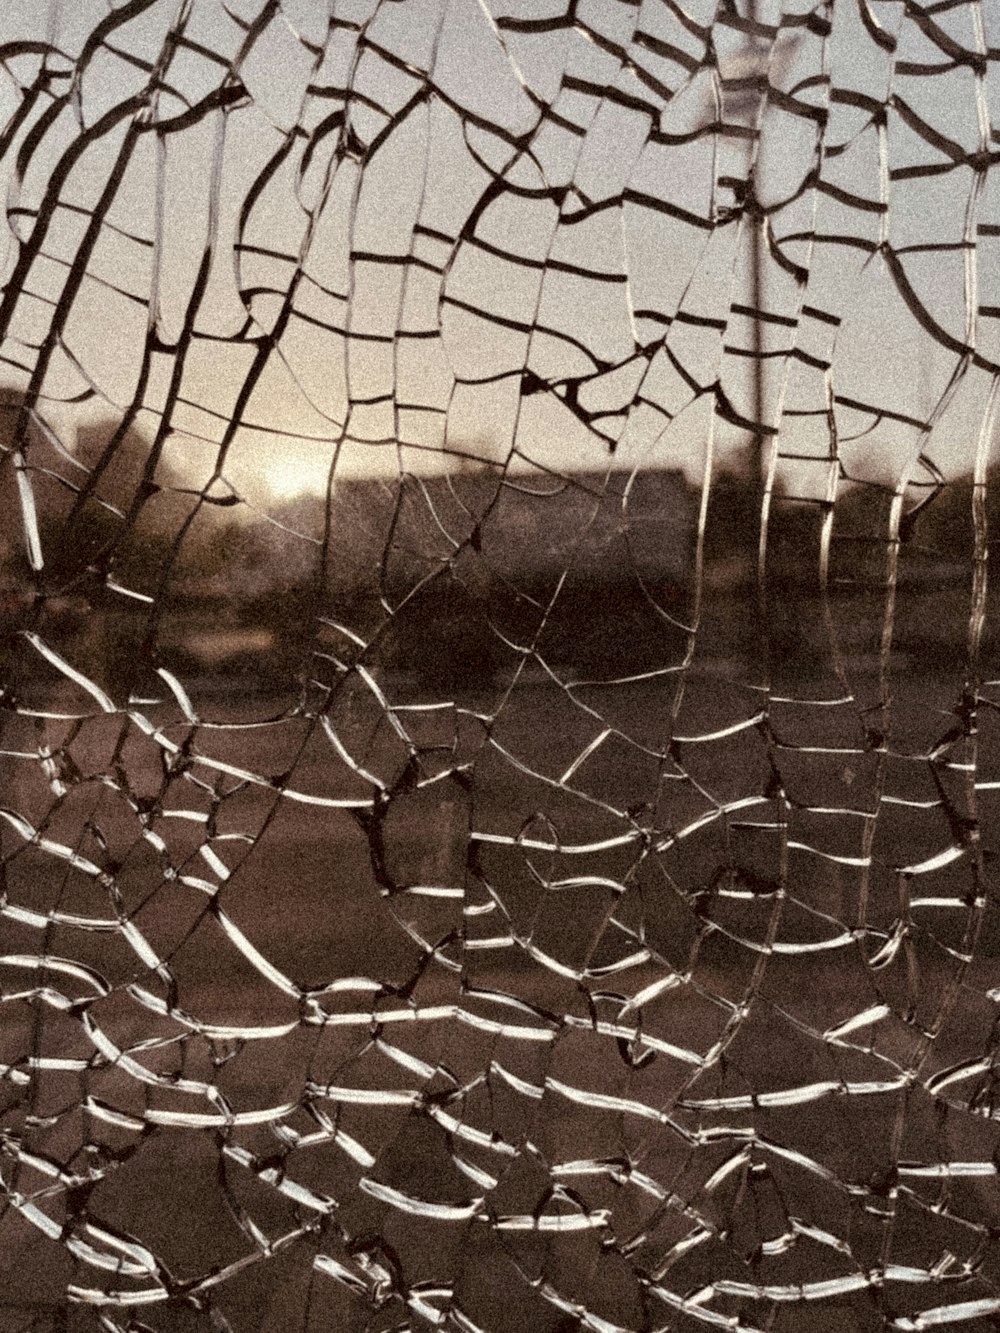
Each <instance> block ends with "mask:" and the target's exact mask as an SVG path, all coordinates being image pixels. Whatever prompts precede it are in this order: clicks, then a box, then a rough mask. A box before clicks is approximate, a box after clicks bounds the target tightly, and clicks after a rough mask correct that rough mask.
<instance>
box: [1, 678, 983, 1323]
mask: <svg viewBox="0 0 1000 1333" xmlns="http://www.w3.org/2000/svg"><path fill="white" fill-rule="evenodd" d="M732 676H735V673H732ZM807 684H808V685H809V686H810V688H813V689H814V691H815V692H814V693H813V695H812V697H811V702H807V703H803V702H802V697H805V696H806V695H808V694H809V693H810V689H807V688H806V686H807ZM164 685H165V688H164V689H163V691H162V693H161V695H160V697H159V700H158V701H154V700H153V699H152V698H150V699H149V700H146V701H145V702H143V701H141V700H134V701H133V703H132V705H131V707H130V708H129V710H128V711H127V712H122V711H116V712H110V711H102V709H100V708H95V707H94V699H93V698H90V699H89V701H88V699H87V697H86V694H85V692H78V693H77V694H73V693H71V692H65V691H64V692H63V693H62V694H61V695H59V696H58V697H55V696H53V698H52V699H50V701H49V704H48V707H41V706H37V707H35V708H34V709H32V710H26V711H25V712H24V713H23V714H22V715H21V716H20V717H19V718H18V719H16V725H18V726H20V727H21V728H22V731H21V733H20V735H19V736H16V735H15V734H14V729H13V727H12V728H10V729H8V732H7V736H8V739H7V744H6V753H5V755H4V757H3V761H2V762H3V765H4V785H5V789H6V790H7V792H8V793H9V794H8V797H7V799H6V800H5V802H4V806H5V810H4V812H3V821H2V822H3V828H2V850H3V856H4V864H5V870H6V878H5V885H4V898H3V907H2V914H3V915H2V920H3V940H4V944H3V957H2V959H0V966H2V971H3V999H4V1009H3V1015H2V1020H0V1043H2V1053H0V1063H2V1065H3V1070H4V1081H3V1089H4V1091H3V1097H4V1103H5V1115H4V1129H3V1138H2V1144H0V1149H2V1161H0V1174H2V1177H3V1182H4V1191H5V1196H6V1206H5V1210H4V1213H3V1218H2V1222H0V1232H2V1235H0V1268H2V1271H3V1278H4V1286H3V1294H2V1296H0V1329H2V1330H3V1331H4V1333H7V1330H10V1331H11V1333H14V1330H22V1329H23V1330H27V1329H37V1330H43V1329H44V1330H53V1331H54V1330H57V1329H73V1330H77V1329H79V1330H91V1329H103V1330H109V1331H114V1330H126V1329H128V1330H135V1331H136V1333H138V1330H141V1329H155V1330H162V1331H163V1333H174V1331H175V1330H177V1331H178V1333H180V1331H181V1330H185V1331H186V1330H192V1333H193V1331H194V1330H199V1331H200V1330H203V1329H204V1330H209V1329H213V1330H215V1329H223V1330H226V1329H231V1330H232V1331H233V1333H249V1331H250V1330H255V1331H259V1333H264V1331H265V1330H268V1331H270V1333H278V1331H279V1330H281V1331H282V1333H283V1331H284V1330H302V1333H306V1330H308V1331H309V1333H313V1330H320V1329H331V1328H337V1329H345V1330H359V1331H360V1330H362V1329H373V1330H375V1329H378V1330H389V1329H402V1328H413V1329H420V1328H435V1327H437V1328H446V1329H461V1330H475V1329H484V1330H487V1329H488V1330H490V1333H494V1331H495V1330H508V1329H509V1330H511V1331H512V1333H513V1331H514V1330H521V1329H524V1328H527V1327H529V1326H530V1327H532V1328H538V1329H539V1330H551V1331H552V1333H556V1330H560V1331H561V1330H568V1329H570V1328H585V1329H593V1330H597V1331H598V1333H606V1331H607V1330H613V1329H630V1330H636V1331H638V1330H646V1329H671V1330H675V1329H676V1330H688V1329H704V1328H706V1327H709V1328H712V1327H716V1328H718V1327H722V1328H731V1329H747V1330H750V1329H767V1330H789V1331H791V1330H795V1331H796V1333H798V1330H823V1331H824V1333H825V1331H826V1330H829V1331H830V1333H835V1331H837V1333H839V1331H840V1330H845V1331H847V1330H851V1331H853V1330H866V1331H867V1330H876V1329H883V1328H891V1329H898V1330H909V1329H922V1328H930V1327H938V1326H941V1325H945V1326H948V1327H957V1328H964V1327H966V1326H969V1327H989V1326H991V1322H992V1321H993V1320H994V1319H995V1318H996V1317H997V1315H998V1312H1000V1288H998V1285H997V1273H996V1269H997V1264H998V1259H1000V1254H998V1249H997V1241H996V1236H997V1234H998V1231H997V1228H998V1226H1000V1216H998V1213H1000V1195H998V1193H997V1188H996V1186H997V1181H996V1173H997V1166H996V1163H997V1161H998V1160H1000V1159H998V1156H997V1152H998V1147H1000V1145H998V1131H997V1128H996V1119H995V1115H996V1112H995V1100H994V1063H993V1062H994V1049H995V1023H996V1013H997V1009H996V1006H997V1000H998V998H1000V944H998V941H1000V932H998V930H997V923H996V919H995V910H996V909H995V889H994V887H993V875H994V873H995V872H994V839H995V834H994V832H993V829H994V827H995V821H994V820H993V819H992V802H993V801H994V800H995V799H996V791H995V787H996V780H997V779H998V778H1000V772H998V769H1000V762H998V761H1000V748H998V746H997V738H996V736H995V733H994V732H993V731H991V729H990V720H991V718H992V716H993V711H994V710H993V708H992V705H991V704H990V703H989V695H988V688H987V687H984V691H983V701H982V704H981V707H980V710H979V713H980V718H981V719H982V721H981V724H980V726H979V728H978V729H977V731H976V733H975V734H974V735H973V734H972V732H971V729H970V728H969V727H968V726H963V725H962V718H961V714H960V712H957V711H956V698H955V695H956V689H955V686H954V683H953V682H952V681H949V680H948V679H944V678H935V677H931V676H928V675H923V676H920V677H916V676H915V675H914V674H913V673H912V672H911V673H908V674H907V673H905V672H904V673H901V674H900V676H899V677H898V678H897V679H895V680H893V681H892V682H891V687H892V707H891V709H886V708H885V707H883V706H882V705H883V704H884V702H885V691H884V685H885V682H879V681H878V680H877V679H876V678H875V677H874V676H873V675H872V674H871V673H870V672H869V673H868V674H867V675H866V674H865V673H863V672H862V673H859V674H858V681H857V689H856V691H855V692H854V694H853V695H852V696H851V697H849V698H840V699H838V696H837V693H836V690H835V689H831V688H830V686H829V682H823V681H817V682H815V683H814V685H813V683H808V682H802V689H801V690H800V696H802V697H800V698H799V700H798V701H793V700H791V699H790V698H786V697H784V696H781V695H778V694H776V693H775V692H773V691H772V693H771V695H770V696H769V695H768V694H767V692H761V691H760V690H759V689H757V688H755V687H752V686H744V685H741V684H739V683H738V682H737V680H736V679H735V678H732V677H731V678H728V679H727V678H726V677H725V675H724V674H723V673H718V672H717V673H715V674H705V675H704V676H699V675H698V673H696V672H694V673H691V674H690V676H689V678H688V680H687V682H686V689H685V694H684V697H683V699H682V700H681V702H680V705H679V706H678V704H677V698H676V693H675V691H674V689H673V684H672V682H670V681H669V680H665V679H664V678H662V677H661V678H653V679H647V680H644V681H637V682H632V683H630V684H628V685H626V686H612V685H608V684H603V685H594V684H591V685H586V684H576V685H573V686H572V687H571V688H567V687H566V684H565V682H560V681H558V680H556V679H552V678H539V677H538V676H536V677H534V678H532V680H530V681H527V680H519V681H518V682H517V683H516V686H515V688H513V689H512V690H509V691H507V690H504V689H502V688H501V687H500V686H498V685H496V683H495V682H493V683H490V682H487V683H484V684H482V685H481V686H480V687H479V688H478V689H472V690H466V691H464V692H463V693H460V694H458V695H456V697H455V699H454V700H453V701H451V702H448V703H441V702H440V701H439V700H436V699H435V698H434V696H433V695H431V694H429V693H428V692H427V691H426V690H424V691H423V692H422V691H421V688H420V687H419V685H415V684H414V682H413V680H412V679H405V678H389V677H387V678H385V679H384V680H381V681H380V680H376V679H375V678H374V677H372V676H367V677H366V676H365V675H363V674H356V675H355V677H354V679H353V680H352V681H351V682H349V683H348V685H346V686H345V687H344V688H342V689H341V690H340V691H339V692H337V693H335V694H327V695H325V696H323V697H322V707H319V706H316V707H312V708H310V707H309V706H308V705H307V706H305V707H303V706H302V700H301V699H300V700H299V702H298V704H297V705H296V704H294V703H291V702H290V701H289V699H287V698H276V697H270V696H267V695H257V696H252V697H251V696H246V695H240V696H238V697H237V696H235V695H228V694H227V693H226V692H225V690H220V689H219V685H218V682H212V681H208V680H203V681H200V682H199V681H192V682H190V683H189V686H190V688H189V689H188V690H187V692H185V690H184V689H183V688H182V689H181V690H180V692H178V690H177V689H175V688H174V686H173V685H172V684H170V683H169V682H166V681H165V682H164ZM394 691H395V694H394ZM957 693H958V696H959V698H960V691H958V692H957ZM317 697H319V696H317ZM879 728H881V729H882V730H881V734H880V735H878V734H876V733H878V732H879Z"/></svg>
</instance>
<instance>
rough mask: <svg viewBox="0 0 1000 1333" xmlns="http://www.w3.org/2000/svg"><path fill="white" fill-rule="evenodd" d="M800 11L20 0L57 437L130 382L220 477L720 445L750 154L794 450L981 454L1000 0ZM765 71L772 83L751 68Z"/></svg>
mask: <svg viewBox="0 0 1000 1333" xmlns="http://www.w3.org/2000/svg"><path fill="white" fill-rule="evenodd" d="M812 10H815V11H816V14H817V15H820V14H821V13H822V14H825V13H826V12H827V10H826V7H824V6H818V7H817V6H814V5H807V4H804V3H795V0H786V2H785V3H784V4H782V3H778V2H777V0H773V2H772V0H760V3H759V4H758V7H757V17H758V19H759V21H760V23H761V25H762V27H761V28H760V30H759V31H758V33H757V35H756V36H754V35H753V34H752V33H751V34H748V33H747V32H746V31H742V30H740V28H739V26H738V25H731V24H730V25H727V24H725V23H718V22H716V23H714V25H713V20H714V19H715V18H716V6H715V4H714V3H709V2H708V0H690V2H689V3H686V4H685V6H684V11H683V12H684V14H685V15H686V20H685V21H684V22H682V21H681V20H680V18H679V17H678V13H676V12H674V11H673V10H672V9H671V7H670V6H668V5H666V4H664V3H663V2H662V0H655V3H649V2H648V0H642V3H621V2H620V0H581V3H579V4H578V5H577V6H576V9H575V16H576V17H575V22H574V23H565V22H564V23H563V24H561V25H559V24H556V23H553V24H546V23H545V22H544V20H546V19H549V18H557V17H558V16H559V15H560V14H565V12H566V7H565V5H563V4H560V3H552V2H551V0H541V3H520V4H518V3H512V2H511V0H504V2H502V3H501V0H489V2H487V0H482V2H481V3H480V2H479V0H407V3H405V4H398V3H387V2H384V0H383V2H382V3H378V2H377V0H363V2H362V0H352V2H351V3H339V2H338V3H332V2H331V3H330V4H329V5H326V4H323V3H318V2H317V0H281V3H272V4H264V3H263V0H253V3H247V2H246V0H242V2H241V3H230V4H223V3H222V2H221V0H188V2H187V3H184V2H182V0H132V3H126V4H118V5H116V6H114V7H112V6H110V5H108V4H106V3H98V0H65V2H64V3H59V0H50V2H49V3H40V2H38V0H31V2H30V3H29V2H28V0H14V2H12V0H7V3H6V5H5V6H4V8H3V10H2V13H0V46H2V47H3V49H2V51H0V58H2V59H0V124H6V125H7V126H8V129H9V134H10V146H9V150H8V151H7V152H6V153H5V155H4V157H3V165H2V170H3V173H4V179H3V181H2V197H3V198H4V200H5V205H6V227H4V228H3V229H2V235H0V248H2V250H3V261H2V262H3V271H4V274H5V280H6V282H7V288H6V297H5V301H4V307H3V311H2V312H0V358H2V362H3V364H2V366H0V379H3V380H4V381H6V382H7V383H9V384H11V385H14V386H15V387H17V388H18V389H31V388H32V387H33V389H34V391H35V392H37V393H38V394H39V409H38V410H39V412H40V413H41V415H42V416H43V418H44V420H45V421H46V423H47V424H48V425H49V426H50V427H51V429H52V430H53V431H54V432H55V433H56V434H57V435H58V436H59V437H60V438H61V439H62V440H63V441H64V442H65V443H67V444H69V445H71V444H72V438H73V434H74V430H75V423H76V422H77V421H79V420H93V419H104V418H106V417H110V416H114V417H121V416H122V414H123V413H126V412H128V411H129V409H130V408H131V407H133V406H135V408H136V409H137V415H136V424H137V425H138V426H139V428H140V429H141V430H142V431H143V432H144V433H145V434H146V435H147V436H149V437H150V438H151V439H152V438H153V437H156V436H157V434H158V433H159V434H160V436H161V437H162V439H163V448H164V450H165V456H166V457H168V458H169V459H170V460H171V461H172V462H173V464H174V465H175V466H180V467H182V468H183V469H185V470H186V472H187V473H188V474H189V475H190V477H191V478H192V480H194V481H196V482H197V484H199V485H202V484H206V483H207V482H208V481H209V479H210V478H212V476H213V473H216V472H217V473H218V477H217V479H216V484H220V481H219V479H220V478H221V481H222V483H223V484H225V485H226V486H229V487H231V488H232V489H234V490H235V491H236V492H237V493H239V494H244V495H247V496H248V497H251V498H256V499H257V500H262V499H266V497H267V495H268V494H279V495H280V494H292V493H294V492H296V491H301V490H322V489H324V488H325V487H326V485H327V482H328V480H329V477H330V474H331V467H334V468H335V470H336V472H337V473H338V474H340V475H351V474H354V475H356V474H364V473H369V474H370V473H375V474H378V473H392V474H395V473H396V472H397V471H398V470H399V469H400V468H401V467H402V468H406V469H409V470H415V471H421V470H423V471H435V470H440V469H441V468H443V467H450V466H455V465H457V460H458V458H460V456H463V455H469V456H472V457H473V458H476V457H479V458H483V459H487V460H490V461H493V462H496V463H504V464H506V465H508V466H509V467H511V468H513V469H515V470H527V469H531V468H532V467H535V466H542V467H544V468H550V469H554V470H559V471H562V470H566V469H580V468H592V467H600V466H602V465H604V466H606V465H607V463H608V460H609V459H610V457H611V453H610V450H611V446H612V444H613V445H614V448H615V458H616V460H618V462H619V463H620V465H622V466H625V465H627V466H635V465H638V466H683V467H685V468H686V469H687V470H688V471H689V472H690V473H691V474H692V475H695V476H698V475H701V473H702V471H703V468H704V462H705V450H706V447H707V445H708V442H709V441H711V443H712V447H713V448H714V449H715V450H716V451H717V453H718V457H719V458H720V459H722V460H725V459H726V458H732V459H738V458H739V457H741V456H743V455H745V454H746V450H747V446H748V440H749V435H748V431H747V430H746V429H745V428H741V427H740V425H739V424H738V423H739V421H740V419H744V420H749V418H750V416H751V415H752V410H753V375H754V362H753V360H752V358H751V357H749V356H748V355H747V353H748V352H749V351H750V350H751V348H752V345H753V322H754V321H753V317H752V314H751V312H750V311H749V309H748V306H749V304H750V301H751V285H750V270H751V264H750V256H751V250H752V246H753V245H754V225H753V222H752V220H751V219H750V217H749V216H748V214H747V213H746V212H745V211H743V210H741V209H740V208H739V207H738V205H739V202H740V201H739V187H738V185H736V184H734V182H738V181H741V180H745V179H746V178H747V174H748V171H749V169H750V165H751V161H755V162H756V184H757V192H758V195H759V197H760V200H761V203H762V205H763V207H764V209H765V210H766V212H767V218H768V225H769V227H770V230H771V236H772V242H771V244H772V253H768V254H767V255H766V256H765V260H764V265H763V267H764V272H763V293H764V302H763V303H764V309H765V312H766V316H767V318H766V319H765V324H764V330H763V337H764V349H765V353H766V354H767V356H766V364H765V372H764V391H765V420H766V421H767V422H768V424H769V425H770V426H771V427H774V428H776V429H777V431H778V434H777V440H778V448H779V451H780V453H781V454H782V455H784V456H786V457H785V458H784V460H783V461H780V462H779V464H778V468H779V471H783V472H784V474H785V475H786V476H787V477H788V478H790V479H792V484H793V485H795V486H796V487H798V488H801V489H802V490H803V491H804V492H807V493H816V494H821V493H824V491H825V490H826V488H827V486H828V484H829V478H830V475H831V462H830V459H831V455H832V452H833V451H834V450H835V452H836V454H837V457H839V459H840V461H841V462H842V463H843V465H844V468H845V469H846V470H847V471H848V473H849V474H850V475H857V476H877V477H879V478H880V479H884V480H896V479H897V478H898V477H899V475H900V474H901V473H903V472H906V471H907V470H909V471H910V473H911V474H912V475H916V473H915V472H914V468H915V460H916V458H917V455H918V454H919V453H920V451H921V450H923V452H924V453H925V454H926V455H927V456H928V457H929V458H930V459H931V460H932V461H933V463H934V464H935V465H936V466H938V467H940V468H942V469H943V470H945V471H946V472H948V471H955V470H958V469H962V468H965V467H968V466H970V465H971V460H972V458H973V455H974V451H975V448H976V443H977V440H979V439H980V438H981V437H983V431H984V430H985V431H986V434H987V436H988V437H990V438H992V427H990V426H989V425H988V424H986V425H985V426H984V414H985V412H986V407H987V401H988V397H989V391H990V386H991V384H992V382H993V378H994V375H995V373H996V370H995V368H996V366H997V362H998V360H1000V317H998V311H1000V263H998V258H1000V256H998V253H997V247H998V246H1000V235H998V234H996V227H995V225H994V224H996V223H997V222H998V221H1000V190H998V187H997V182H996V170H995V166H994V160H993V159H994V158H995V156H996V154H997V151H998V147H997V134H996V130H995V128H994V127H995V126H997V125H998V124H1000V105H998V95H997V82H996V74H995V61H994V62H991V63H988V64H986V65H985V66H984V67H983V68H979V67H976V66H975V63H974V62H971V61H970V60H962V59H956V58H954V51H962V50H966V51H977V50H985V49H987V48H989V47H991V46H992V47H996V46H997V45H998V43H1000V16H998V14H997V12H996V11H995V10H994V9H993V7H991V6H986V7H982V8H981V9H976V8H975V7H973V6H964V5H963V6H961V7H960V8H959V9H957V10H955V11H954V13H951V12H949V11H942V12H940V13H938V14H936V16H935V18H934V20H933V25H934V26H933V29H932V30H928V29H927V27H926V25H924V26H923V27H922V26H921V25H919V24H918V23H917V22H915V21H914V20H913V17H912V15H910V14H909V12H908V10H907V8H906V6H905V5H903V4H902V3H890V4H880V5H877V6H874V7H872V15H871V16H869V18H868V19H867V20H866V17H865V14H866V12H867V11H866V10H865V7H864V6H863V5H862V4H860V3H855V2H854V0H848V2H847V3H843V4H841V3H838V4H837V5H835V6H832V7H830V13H831V14H832V25H831V27H830V30H829V32H828V33H824V32H823V31H822V26H823V25H822V24H820V23H816V24H813V25H812V28H810V27H809V26H808V25H805V24H804V22H803V23H800V22H799V21H798V20H799V19H802V18H803V17H804V16H806V15H807V14H808V13H809V12H811V11H812ZM742 12H743V13H746V12H747V10H746V6H744V7H743V10H742ZM102 20H106V21H105V22H104V26H103V28H102V29H98V25H99V24H101V22H102ZM510 20H513V24H511V22H510ZM523 20H531V22H527V23H524V22H522V21H523ZM532 23H533V24H534V28H532ZM977 23H979V24H981V25H983V26H982V28H981V30H976V28H975V25H976V24H977ZM873 24H874V25H875V26H874V27H873V26H872V25H873ZM95 31H99V32H100V33H101V40H99V41H96V42H95V40H94V36H93V34H94V33H95ZM708 33H710V34H711V49H712V51H714V56H711V55H709V44H708V38H707V37H706V34H708ZM879 33H881V34H882V35H881V37H879V36H878V34H879ZM873 34H874V35H873ZM949 43H950V45H949ZM945 48H946V49H945ZM948 50H952V58H951V59H949V58H947V51H948ZM760 71H764V72H766V74H767V77H768V80H769V84H770V89H771V92H770V94H769V96H768V99H767V102H766V105H764V103H763V102H762V99H761V94H760V93H759V92H754V91H753V90H750V91H748V90H747V89H746V88H744V87H741V86H739V84H738V80H739V78H740V76H742V75H747V74H750V75H753V74H754V73H757V72H760ZM32 89H34V91H31V90H32ZM29 99H30V102H31V105H30V108H29V110H28V112H27V114H22V111H23V108H24V106H25V103H26V101H27V100H29ZM206 99H208V101H209V103H211V102H212V101H213V99H214V105H211V106H207V105H206ZM886 106H888V110H887V111H886V112H885V113H884V114H882V112H881V111H880V108H883V107H886ZM810 108H811V109H812V112H813V113H814V114H810ZM19 109H20V110H19ZM758 112H760V136H759V142H758V143H757V145H756V148H755V143H754V137H753V136H752V135H751V134H750V133H749V130H748V127H749V126H750V125H751V124H752V123H753V121H754V119H755V117H756V116H757V114H758ZM19 116H20V120H19V119H18V118H19ZM102 118H103V123H102ZM135 126H138V127H139V132H137V133H131V129H130V127H135ZM130 133H131V138H130ZM976 153H980V154H981V157H980V159H977V162H976V164H975V165H974V166H970V165H969V164H968V163H967V162H966V161H965V160H964V158H965V157H967V156H968V155H970V154H976ZM976 168H978V169H976ZM95 211H98V212H99V213H100V226H99V227H98V228H97V230H96V239H93V236H92V240H93V244H92V248H91V249H90V252H89V258H87V260H86V263H85V272H83V273H82V274H81V273H79V272H75V270H74V262H75V261H76V260H77V257H78V255H79V254H80V252H81V247H83V246H84V245H85V244H87V242H86V240H85V238H86V237H87V235H88V228H90V230H91V232H92V233H93V230H94V229H93V227H92V226H91V218H92V216H93V213H94V212H95ZM42 217H45V219H46V221H45V230H44V236H43V237H41V239H39V236H38V234H37V233H36V232H35V229H36V228H37V227H39V226H40V225H41V222H40V219H41V218H42ZM984 227H985V230H983V228H984ZM33 237H34V242H35V251H34V253H33V255H32V258H31V262H30V264H27V265H26V266H25V261H24V255H25V250H26V249H30V248H31V244H32V238H33ZM774 252H778V254H779V258H776V257H775V253H774ZM890 252H891V253H890ZM19 263H20V264H21V266H22V267H21V268H20V269H19V268H18V264H19ZM795 266H798V267H799V269H800V270H801V274H800V276H803V277H804V280H802V281H800V280H799V279H798V278H796V276H795V274H794V272H793V271H791V270H794V268H795ZM15 277H17V278H18V283H19V285H18V286H17V289H16V290H15V288H14V285H13V281H14V279H15ZM22 279H23V280H22ZM43 363H44V373H43V374H40V373H39V370H38V367H39V365H41V364H43ZM713 386H716V387H713ZM716 388H717V391H716ZM720 404H723V407H722V408H721V409H720ZM727 418H728V419H727ZM831 427H834V428H835V436H834V434H833V432H832V429H831ZM983 438H985V437H983ZM220 450H221V451H222V454H221V455H220ZM809 459H812V460H815V461H814V462H809V461H807V460H809ZM833 466H834V468H835V467H836V464H834V465H833Z"/></svg>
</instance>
